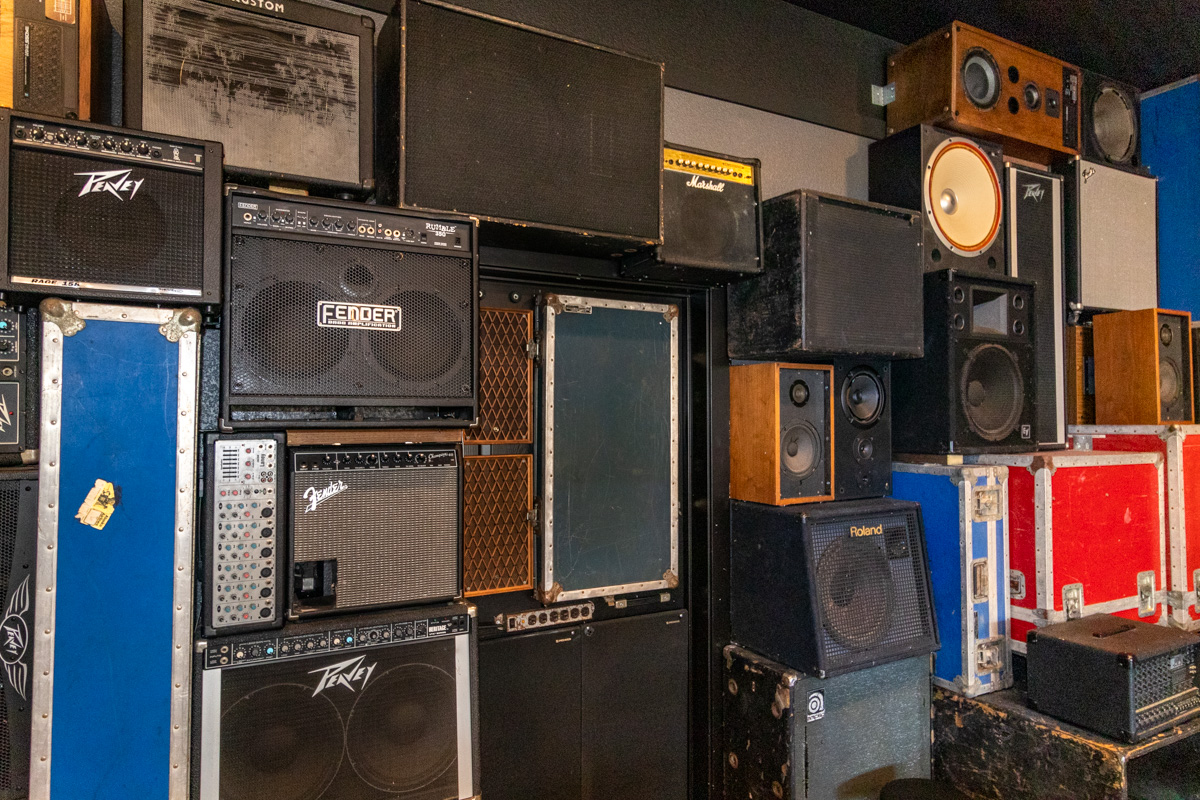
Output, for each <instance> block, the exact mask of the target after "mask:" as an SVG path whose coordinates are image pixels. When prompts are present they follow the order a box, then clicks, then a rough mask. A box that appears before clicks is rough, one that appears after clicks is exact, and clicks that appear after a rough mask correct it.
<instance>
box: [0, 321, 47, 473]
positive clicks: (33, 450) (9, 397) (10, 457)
mask: <svg viewBox="0 0 1200 800" xmlns="http://www.w3.org/2000/svg"><path fill="white" fill-rule="evenodd" d="M41 343H42V331H41V324H40V322H39V317H38V311H37V308H36V307H30V308H22V307H20V306H6V305H3V304H0V466H14V465H20V464H32V463H34V462H36V461H37V456H38V433H39V428H40V427H41V421H40V419H39V417H38V405H39V403H38V400H39V399H40V392H41V380H40V378H41V369H40V367H41V358H40V357H39V354H40V353H41Z"/></svg>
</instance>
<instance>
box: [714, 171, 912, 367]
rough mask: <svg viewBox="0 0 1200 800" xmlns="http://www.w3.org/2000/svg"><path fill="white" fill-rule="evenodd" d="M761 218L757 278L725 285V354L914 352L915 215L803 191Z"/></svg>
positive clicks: (775, 202)
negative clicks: (761, 253) (761, 259)
mask: <svg viewBox="0 0 1200 800" xmlns="http://www.w3.org/2000/svg"><path fill="white" fill-rule="evenodd" d="M763 222H764V226H765V230H766V233H765V236H766V238H765V251H764V270H763V274H762V275H759V276H756V277H754V278H750V279H748V280H745V281H741V282H738V283H734V284H731V285H730V287H729V321H728V336H729V355H730V357H731V358H747V359H779V360H792V359H796V358H798V357H801V356H807V355H809V354H818V355H825V356H837V355H862V356H868V355H877V356H881V357H890V358H915V357H918V356H920V355H921V271H922V270H921V230H920V222H919V220H918V219H917V214H915V213H913V212H912V211H907V210H905V209H902V208H892V207H888V206H882V205H879V204H876V203H860V202H858V201H855V200H848V199H846V198H843V197H834V196H832V195H824V194H818V193H816V192H810V191H807V190H805V191H798V192H791V193H789V194H785V195H780V196H779V197H775V198H772V199H770V200H768V201H766V203H764V204H763Z"/></svg>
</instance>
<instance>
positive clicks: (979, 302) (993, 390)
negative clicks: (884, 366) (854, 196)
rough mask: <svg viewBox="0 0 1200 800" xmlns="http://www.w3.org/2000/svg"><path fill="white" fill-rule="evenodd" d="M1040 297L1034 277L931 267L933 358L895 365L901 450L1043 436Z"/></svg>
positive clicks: (970, 449) (980, 449) (1015, 442)
mask: <svg viewBox="0 0 1200 800" xmlns="http://www.w3.org/2000/svg"><path fill="white" fill-rule="evenodd" d="M1034 298H1035V293H1034V285H1033V283H1032V282H1031V281H1027V280H1017V279H1015V278H984V277H975V276H971V275H963V274H960V273H958V272H957V271H955V270H944V271H942V272H934V273H927V274H926V275H925V312H926V317H925V320H926V321H925V358H923V359H920V360H918V361H897V362H896V363H894V364H893V365H892V387H893V392H892V396H893V398H894V399H895V405H894V407H893V412H892V423H893V428H892V430H893V436H892V446H893V448H894V449H895V450H896V452H899V453H962V454H971V453H985V452H1019V451H1023V450H1029V449H1031V448H1033V447H1034V446H1035V445H1036V444H1037V441H1038V439H1037V410H1036V407H1035V398H1036V397H1037V377H1038V376H1037V373H1036V371H1035V366H1034V365H1035V358H1034V345H1033V343H1034V341H1035V338H1034V334H1035V331H1034V325H1035V317H1034Z"/></svg>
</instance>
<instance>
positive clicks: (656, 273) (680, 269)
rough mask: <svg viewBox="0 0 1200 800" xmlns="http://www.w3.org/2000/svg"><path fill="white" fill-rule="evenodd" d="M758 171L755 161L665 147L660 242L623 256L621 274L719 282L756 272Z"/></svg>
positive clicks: (758, 252)
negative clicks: (661, 237) (650, 247)
mask: <svg viewBox="0 0 1200 800" xmlns="http://www.w3.org/2000/svg"><path fill="white" fill-rule="evenodd" d="M761 173H762V171H761V167H760V165H759V162H758V159H756V158H738V157H737V156H728V155H722V154H720V153H710V152H708V151H707V150H698V149H696V148H694V147H684V146H683V145H674V144H667V145H666V146H665V147H664V148H663V243H662V244H661V245H660V246H658V247H655V248H652V249H650V250H644V251H641V252H639V253H636V254H634V255H631V256H629V257H627V258H626V259H625V261H624V272H625V274H626V275H629V276H630V277H635V278H654V279H659V280H667V281H673V282H683V283H702V284H709V283H718V284H719V283H726V282H729V281H731V280H737V279H738V278H741V277H744V276H746V275H754V274H757V273H759V272H761V271H762V237H763V234H762V205H761V204H760V202H759V186H760V184H761Z"/></svg>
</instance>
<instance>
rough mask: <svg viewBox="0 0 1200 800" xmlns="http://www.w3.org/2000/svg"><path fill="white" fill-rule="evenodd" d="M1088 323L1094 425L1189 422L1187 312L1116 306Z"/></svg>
mask: <svg viewBox="0 0 1200 800" xmlns="http://www.w3.org/2000/svg"><path fill="white" fill-rule="evenodd" d="M1092 328H1093V335H1094V338H1095V352H1096V424H1097V425H1165V424H1168V423H1172V422H1175V423H1187V424H1191V422H1192V420H1193V409H1192V336H1191V329H1192V316H1191V314H1189V313H1187V312H1186V311H1165V310H1163V309H1161V308H1145V309H1141V310H1138V311H1119V312H1117V313H1115V314H1098V315H1097V316H1096V317H1095V318H1094V319H1093V320H1092Z"/></svg>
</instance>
